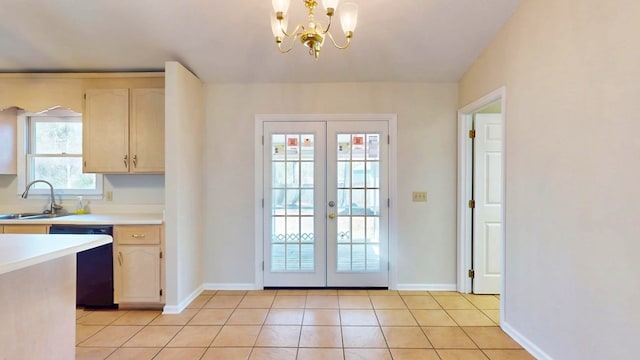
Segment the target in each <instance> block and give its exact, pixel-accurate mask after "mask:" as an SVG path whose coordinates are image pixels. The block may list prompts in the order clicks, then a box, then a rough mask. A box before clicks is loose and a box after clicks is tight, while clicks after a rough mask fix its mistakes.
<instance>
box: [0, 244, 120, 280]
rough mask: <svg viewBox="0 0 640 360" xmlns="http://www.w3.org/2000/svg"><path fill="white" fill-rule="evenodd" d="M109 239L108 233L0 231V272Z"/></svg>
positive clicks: (44, 260)
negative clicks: (66, 233) (36, 233)
mask: <svg viewBox="0 0 640 360" xmlns="http://www.w3.org/2000/svg"><path fill="white" fill-rule="evenodd" d="M111 242H113V239H112V238H111V236H109V235H24V234H0V275H1V274H5V273H8V272H11V271H15V270H19V269H23V268H26V267H29V266H33V265H36V264H40V263H43V262H46V261H49V260H53V259H57V258H61V257H63V256H66V255H71V254H75V253H78V252H80V251H84V250H88V249H92V248H94V247H98V246H101V245H105V244H109V243H111Z"/></svg>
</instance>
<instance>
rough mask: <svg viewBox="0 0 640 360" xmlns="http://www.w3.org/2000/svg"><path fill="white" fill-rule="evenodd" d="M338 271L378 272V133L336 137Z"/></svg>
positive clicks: (379, 266)
mask: <svg viewBox="0 0 640 360" xmlns="http://www.w3.org/2000/svg"><path fill="white" fill-rule="evenodd" d="M337 144H338V149H337V159H335V160H336V161H337V174H336V176H337V178H336V184H337V189H336V191H337V194H336V195H337V196H336V199H337V205H338V219H337V242H336V246H337V248H336V253H337V256H338V259H337V261H336V264H337V271H338V272H378V271H380V268H381V258H380V245H379V244H380V235H379V232H380V221H379V219H380V206H381V204H380V183H381V182H380V180H381V179H380V134H378V133H370V134H359V133H352V134H344V133H343V134H338V135H337Z"/></svg>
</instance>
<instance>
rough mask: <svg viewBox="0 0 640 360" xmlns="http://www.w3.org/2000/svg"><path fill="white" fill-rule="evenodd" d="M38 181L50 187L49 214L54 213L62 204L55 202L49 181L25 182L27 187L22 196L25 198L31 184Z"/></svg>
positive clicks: (36, 181) (35, 181)
mask: <svg viewBox="0 0 640 360" xmlns="http://www.w3.org/2000/svg"><path fill="white" fill-rule="evenodd" d="M39 182H40V183H45V184H47V185H49V189H51V204H50V205H49V214H51V215H53V214H55V213H56V211H57V210H61V209H62V205H58V204H56V198H55V195H54V194H53V185H51V183H50V182H48V181H45V180H33V181H32V182H30V183H28V184H27V189H26V190H25V191H24V192H23V193H22V198H23V199H26V198H27V195H29V189H31V186H32V185H33V184H35V183H39Z"/></svg>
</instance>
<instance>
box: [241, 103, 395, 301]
mask: <svg viewBox="0 0 640 360" xmlns="http://www.w3.org/2000/svg"><path fill="white" fill-rule="evenodd" d="M372 120H374V121H375V120H378V121H387V122H388V124H389V137H390V138H391V141H390V144H389V198H390V199H391V206H390V207H389V289H392V290H395V289H397V287H398V269H397V249H398V244H397V222H398V218H397V207H396V206H395V204H396V201H395V199H397V169H398V168H397V149H398V145H397V143H398V142H397V138H398V137H397V115H396V114H256V115H255V124H254V156H253V158H254V229H255V231H254V244H255V255H254V259H255V264H254V266H255V275H254V289H256V290H260V289H263V288H264V278H263V268H262V267H263V258H264V251H263V250H264V244H263V243H264V241H263V232H264V226H263V214H262V206H263V204H262V201H263V199H264V195H263V193H262V192H263V181H264V179H263V171H264V169H263V161H262V160H263V151H264V146H263V139H262V129H263V124H264V123H265V122H272V121H278V122H282V121H292V122H293V121H327V122H330V121H372Z"/></svg>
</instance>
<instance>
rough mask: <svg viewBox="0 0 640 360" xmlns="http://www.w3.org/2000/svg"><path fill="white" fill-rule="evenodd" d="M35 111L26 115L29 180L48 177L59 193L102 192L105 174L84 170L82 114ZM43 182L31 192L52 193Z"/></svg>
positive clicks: (36, 185)
mask: <svg viewBox="0 0 640 360" xmlns="http://www.w3.org/2000/svg"><path fill="white" fill-rule="evenodd" d="M60 112H61V111H60V110H55V111H54V114H55V115H51V114H50V113H45V114H34V115H29V116H27V124H26V125H27V130H28V132H27V134H28V135H27V139H28V140H27V146H26V148H27V154H26V155H27V161H26V180H27V182H31V181H33V180H46V181H48V182H50V183H51V185H53V188H54V189H55V191H56V194H58V195H101V194H102V176H101V175H97V174H83V173H82V116H81V115H80V114H78V113H74V112H70V111H64V112H62V113H64V114H65V115H58V114H59V113H60ZM49 191H50V190H49V187H48V186H47V185H46V184H43V183H37V184H34V185H33V187H32V188H31V189H30V191H29V194H30V195H31V194H49Z"/></svg>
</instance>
